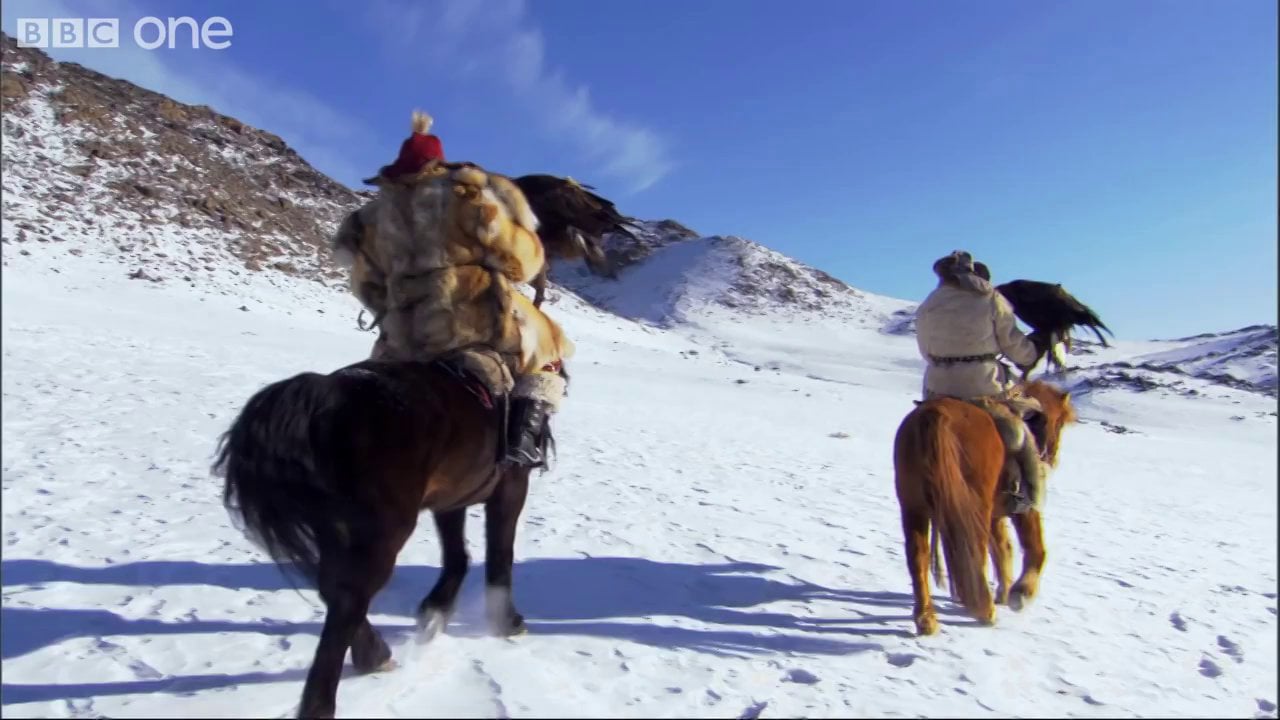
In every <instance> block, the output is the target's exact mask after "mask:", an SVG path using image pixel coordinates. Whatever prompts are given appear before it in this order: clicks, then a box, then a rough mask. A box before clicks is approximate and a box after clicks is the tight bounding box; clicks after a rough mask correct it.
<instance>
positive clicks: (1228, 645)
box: [1218, 635, 1244, 663]
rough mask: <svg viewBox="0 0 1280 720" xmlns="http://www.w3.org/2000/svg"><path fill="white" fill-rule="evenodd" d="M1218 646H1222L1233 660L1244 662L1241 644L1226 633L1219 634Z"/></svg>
mask: <svg viewBox="0 0 1280 720" xmlns="http://www.w3.org/2000/svg"><path fill="white" fill-rule="evenodd" d="M1218 647H1220V648H1222V652H1224V653H1226V655H1227V657H1229V658H1231V659H1232V660H1235V661H1236V662H1238V663H1242V662H1244V652H1243V651H1242V650H1241V649H1240V644H1239V643H1237V642H1236V641H1234V640H1232V639H1231V638H1229V637H1227V636H1226V635H1219V636H1218Z"/></svg>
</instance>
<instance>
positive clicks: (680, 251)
mask: <svg viewBox="0 0 1280 720" xmlns="http://www.w3.org/2000/svg"><path fill="white" fill-rule="evenodd" d="M645 230H646V231H648V232H647V233H646V234H643V235H642V237H643V238H646V239H649V238H652V237H654V236H658V235H660V230H659V229H657V228H655V227H654V226H653V225H652V224H646V225H645ZM611 240H614V241H615V242H617V241H618V236H616V235H615V236H613V237H612V238H611ZM664 240H665V241H659V242H652V241H650V242H649V243H648V244H646V246H645V247H646V251H647V252H646V253H645V254H644V256H643V257H642V259H639V260H633V261H632V262H631V263H630V264H627V265H625V266H624V267H623V269H622V270H621V273H620V277H619V279H618V280H617V281H609V280H602V279H599V278H594V277H590V276H587V275H586V274H585V273H578V274H577V275H569V277H567V278H561V279H560V283H561V285H563V286H564V287H566V288H568V289H571V290H573V291H574V292H576V293H578V294H579V295H581V296H583V297H584V298H587V299H588V300H590V301H592V302H594V303H596V304H597V305H600V306H601V307H604V308H607V309H608V310H610V311H612V312H616V313H618V314H619V315H622V316H623V317H628V318H633V319H637V320H642V321H645V322H648V323H652V324H654V325H659V326H663V327H669V326H672V325H675V324H682V323H694V322H697V321H698V320H700V319H705V318H708V317H712V316H724V315H726V314H732V315H734V316H738V317H741V318H742V319H743V320H748V319H758V318H768V319H774V320H786V321H792V322H823V323H838V324H840V325H844V326H848V325H855V326H858V327H879V326H881V325H883V324H884V323H885V322H887V320H888V318H889V316H890V314H891V313H892V312H893V311H895V310H897V309H899V308H901V307H903V306H906V305H908V303H906V302H904V301H900V300H895V299H891V298H886V297H881V296H878V295H871V294H869V293H864V292H862V291H860V290H856V289H854V288H852V287H849V286H848V285H846V284H845V283H843V282H840V281H839V280H837V279H835V278H833V277H831V276H830V275H828V274H827V273H825V272H823V271H821V270H818V269H816V268H812V267H809V266H807V265H805V264H803V263H800V262H798V261H796V260H793V259H791V258H789V257H787V256H785V255H783V254H781V253H779V252H776V251H774V250H770V249H769V248H766V247H764V246H762V245H760V244H758V243H755V242H752V241H750V240H746V239H743V238H740V237H737V236H732V235H729V236H724V235H712V236H707V237H699V236H696V235H694V236H691V235H688V234H683V233H680V234H675V235H674V236H672V235H667V236H666V237H665V238H664ZM566 274H567V275H568V273H566Z"/></svg>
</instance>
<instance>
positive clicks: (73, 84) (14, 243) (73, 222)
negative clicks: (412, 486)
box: [0, 35, 361, 284]
mask: <svg viewBox="0 0 1280 720" xmlns="http://www.w3.org/2000/svg"><path fill="white" fill-rule="evenodd" d="M0 41H2V42H3V70H2V72H0V95H2V96H3V100H4V119H3V134H4V152H3V190H4V216H5V221H6V222H5V232H4V243H5V257H6V260H8V259H9V258H11V256H12V255H13V254H15V253H17V254H30V253H31V249H32V248H31V246H33V245H37V244H49V245H52V246H57V248H56V250H55V253H54V254H55V255H57V254H62V253H66V254H70V255H85V254H92V255H109V256H112V258H113V259H115V260H117V261H119V262H122V263H124V264H125V265H127V266H128V267H129V269H130V271H131V272H133V273H134V274H135V276H136V277H139V278H144V279H152V280H156V281H185V282H189V283H192V284H198V283H209V282H216V281H217V280H215V276H216V277H218V278H222V277H223V276H225V275H226V274H230V275H232V276H235V275H238V274H241V273H251V272H257V271H264V270H266V271H270V272H273V273H275V272H278V273H284V274H287V275H295V276H302V277H306V278H310V279H314V280H317V281H320V282H322V283H325V284H333V283H336V282H340V280H341V276H340V273H339V270H338V269H337V268H336V267H335V266H334V265H333V264H332V262H330V260H329V258H328V252H327V250H326V249H325V241H326V239H327V236H328V234H329V233H330V232H332V228H333V227H334V224H335V223H336V222H337V221H338V220H339V219H340V218H341V216H342V215H343V214H344V213H345V212H347V211H349V210H350V209H351V208H354V207H356V206H358V204H359V203H360V202H361V193H357V192H355V191H352V190H351V189H349V188H347V187H345V186H343V185H341V184H339V183H337V182H335V181H333V180H331V179H330V178H329V177H327V176H325V175H324V174H323V173H320V172H318V171H317V170H315V169H314V168H312V167H311V166H310V165H308V164H307V162H306V161H305V160H304V159H303V158H301V157H300V156H299V155H298V154H297V153H296V152H295V151H294V150H293V149H292V148H290V147H289V146H288V145H287V144H286V143H285V142H284V141H283V140H282V139H280V138H279V137H277V136H276V135H273V134H271V133H269V132H265V131H262V130H258V129H256V128H253V127H250V126H248V125H245V124H244V123H242V122H240V121H239V120H236V119H235V118H232V117H229V116H226V115H223V114H221V113H218V112H216V111H215V110H213V109H211V108H208V107H204V106H191V105H185V104H182V103H178V102H174V101H173V100H171V99H169V98H167V97H165V96H164V95H160V94H158V93H154V92H151V91H149V90H146V89H143V88H140V87H138V86H136V85H134V84H132V83H129V82H126V81H123V80H117V79H113V78H110V77H107V76H105V75H102V74H100V73H97V72H94V71H92V70H89V69H87V68H85V67H83V66H81V65H78V64H76V63H59V62H55V61H53V60H51V59H50V58H49V57H48V56H47V55H46V54H45V53H43V52H41V51H40V50H38V49H33V48H19V47H18V46H17V43H16V41H15V40H14V39H13V38H11V37H9V36H7V35H5V36H3V38H0ZM220 271H227V272H220Z"/></svg>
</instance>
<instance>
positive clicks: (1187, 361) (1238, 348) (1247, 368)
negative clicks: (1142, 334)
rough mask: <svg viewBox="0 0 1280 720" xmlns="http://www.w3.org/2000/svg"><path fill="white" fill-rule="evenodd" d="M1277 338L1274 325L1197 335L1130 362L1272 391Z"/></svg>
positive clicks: (1274, 382)
mask: <svg viewBox="0 0 1280 720" xmlns="http://www.w3.org/2000/svg"><path fill="white" fill-rule="evenodd" d="M1278 336H1280V333H1278V332H1277V329H1276V327H1275V326H1274V325H1251V326H1249V327H1245V328H1240V329H1239V330H1232V331H1230V332H1224V333H1207V334H1203V335H1196V336H1193V337H1189V338H1183V339H1181V340H1173V341H1170V342H1167V343H1160V344H1161V345H1167V347H1166V348H1164V349H1160V350H1157V351H1156V352H1151V353H1147V354H1144V355H1139V356H1138V357H1135V358H1134V359H1133V363H1134V364H1135V365H1137V366H1140V367H1151V368H1157V369H1161V370H1169V371H1174V372H1178V373H1181V374H1185V375H1191V376H1194V377H1198V378H1201V379H1204V380H1218V381H1222V382H1231V381H1235V382H1238V383H1241V384H1243V385H1247V386H1252V387H1253V388H1256V389H1260V390H1270V391H1271V392H1275V389H1276V347H1277V337H1278Z"/></svg>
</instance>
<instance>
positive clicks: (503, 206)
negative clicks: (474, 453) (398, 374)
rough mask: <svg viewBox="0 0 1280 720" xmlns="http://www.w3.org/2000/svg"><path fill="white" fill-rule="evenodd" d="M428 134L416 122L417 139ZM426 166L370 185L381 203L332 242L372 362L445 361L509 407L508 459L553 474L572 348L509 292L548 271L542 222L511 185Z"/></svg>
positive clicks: (459, 167) (459, 168)
mask: <svg viewBox="0 0 1280 720" xmlns="http://www.w3.org/2000/svg"><path fill="white" fill-rule="evenodd" d="M420 126H421V122H420V119H419V118H418V116H417V114H415V118H414V130H415V134H421V132H420ZM401 160H403V158H401ZM429 160H430V161H428V160H422V161H420V162H414V163H413V165H414V167H401V165H403V163H400V162H397V163H396V166H394V167H395V168H396V171H395V172H394V173H392V176H390V177H389V176H388V175H387V173H386V172H380V173H379V175H378V176H377V177H376V178H373V179H371V182H373V183H374V184H377V185H379V186H380V188H381V190H380V192H379V195H378V197H376V198H375V199H373V200H372V201H370V202H369V203H367V204H366V205H365V206H364V207H362V208H360V209H359V210H357V211H355V212H353V213H351V214H350V215H349V216H348V217H347V218H346V219H345V220H344V221H343V223H342V226H341V227H340V228H339V229H338V232H337V234H336V235H335V237H334V238H333V246H334V248H335V252H336V254H337V255H338V257H339V261H340V262H341V263H342V264H344V265H345V266H347V267H349V268H350V270H351V282H350V287H351V290H352V292H353V293H355V295H356V297H357V298H359V300H360V301H361V303H362V304H363V305H364V306H365V307H366V308H368V309H369V310H370V311H372V312H373V313H374V316H375V324H378V325H380V326H381V327H380V330H381V334H380V335H379V337H378V340H377V342H376V343H375V344H374V348H373V354H372V356H373V358H374V359H383V358H385V359H393V360H430V359H435V358H441V357H444V356H445V355H446V354H447V355H448V356H449V357H450V358H451V359H453V360H454V361H455V362H456V365H457V366H458V367H460V368H462V369H465V372H467V373H469V374H471V375H474V376H476V377H477V378H478V379H480V380H481V382H482V385H483V386H484V388H485V393H486V394H490V393H491V394H493V395H496V396H497V397H496V398H495V399H498V400H499V401H500V402H501V403H504V407H505V403H506V400H507V398H510V407H509V411H510V417H509V420H508V422H507V424H506V426H505V427H504V433H505V438H504V440H505V442H504V443H503V444H504V446H505V454H504V457H503V459H504V460H506V461H509V462H511V463H513V464H515V465H517V466H520V467H529V468H534V467H545V466H546V457H545V450H546V445H547V441H548V438H549V433H548V432H547V431H546V421H547V418H548V416H549V415H550V414H552V413H554V412H555V411H556V410H557V409H558V407H559V404H560V400H561V399H562V397H563V396H564V393H565V389H566V382H565V375H564V370H563V367H562V365H561V360H562V359H564V358H565V357H568V356H569V355H570V354H571V353H572V349H573V347H572V343H570V342H569V341H568V339H567V338H565V337H564V335H563V332H562V331H561V329H560V328H559V326H557V325H556V324H555V323H554V322H553V321H551V319H550V318H548V317H546V315H545V314H544V313H542V312H541V311H539V310H538V309H537V308H534V307H533V304H532V303H531V302H530V301H529V300H528V299H527V298H525V297H524V296H523V295H522V294H520V293H519V291H517V290H516V289H515V288H514V286H513V283H527V282H529V281H530V280H532V279H533V278H534V277H535V276H536V275H538V273H539V272H540V271H541V270H542V266H543V264H544V263H545V262H546V258H545V255H544V252H543V248H542V244H541V242H540V241H539V239H538V236H537V234H536V230H537V225H538V221H537V218H536V217H535V216H534V215H533V212H532V210H531V209H530V207H529V205H528V202H527V201H526V199H525V198H524V196H523V194H522V193H521V192H520V190H519V188H518V187H516V186H515V185H514V184H513V183H512V182H511V181H509V180H507V179H505V178H503V177H501V176H498V175H494V174H490V173H486V172H485V171H484V170H483V169H481V168H479V167H477V166H475V165H473V164H471V163H444V162H442V161H441V160H440V159H438V158H429ZM391 167H393V166H388V167H385V168H383V170H384V171H386V170H388V169H389V168H391Z"/></svg>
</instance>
